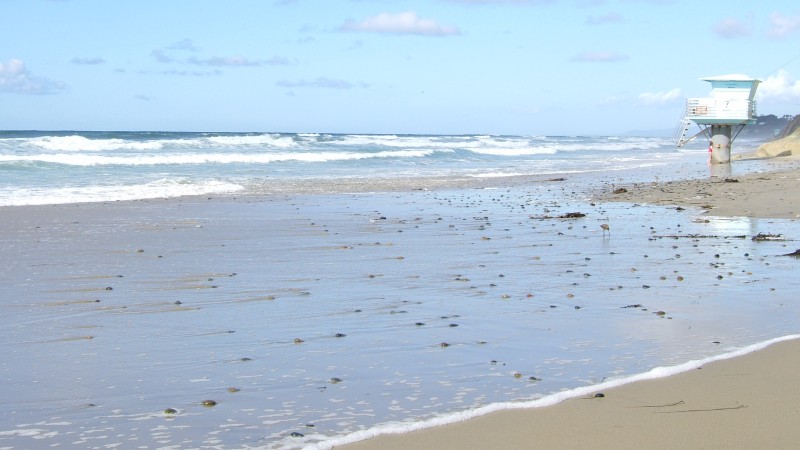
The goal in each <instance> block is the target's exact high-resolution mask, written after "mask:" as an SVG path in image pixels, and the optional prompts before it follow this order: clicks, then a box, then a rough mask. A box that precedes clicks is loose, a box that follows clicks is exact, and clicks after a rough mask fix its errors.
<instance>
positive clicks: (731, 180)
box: [725, 178, 739, 183]
mask: <svg viewBox="0 0 800 450" xmlns="http://www.w3.org/2000/svg"><path fill="white" fill-rule="evenodd" d="M725 182H726V183H738V182H739V180H737V179H736V178H725Z"/></svg>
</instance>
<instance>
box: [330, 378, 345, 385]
mask: <svg viewBox="0 0 800 450" xmlns="http://www.w3.org/2000/svg"><path fill="white" fill-rule="evenodd" d="M330 381H331V384H339V383H341V382H342V381H344V380H342V379H341V378H337V377H333V378H331V380H330Z"/></svg>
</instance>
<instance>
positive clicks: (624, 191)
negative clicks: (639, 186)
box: [614, 188, 628, 194]
mask: <svg viewBox="0 0 800 450" xmlns="http://www.w3.org/2000/svg"><path fill="white" fill-rule="evenodd" d="M626 192H628V190H627V189H625V188H616V189H614V193H615V194H625V193H626Z"/></svg>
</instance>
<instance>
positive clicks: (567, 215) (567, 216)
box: [528, 212, 586, 220]
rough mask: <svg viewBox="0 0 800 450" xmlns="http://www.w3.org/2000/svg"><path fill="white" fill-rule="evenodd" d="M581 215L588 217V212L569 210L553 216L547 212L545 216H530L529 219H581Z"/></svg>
mask: <svg viewBox="0 0 800 450" xmlns="http://www.w3.org/2000/svg"><path fill="white" fill-rule="evenodd" d="M581 217H586V214H584V213H582V212H568V213H565V214H561V215H558V216H551V215H548V214H545V215H543V216H528V218H529V219H539V220H544V219H580V218H581Z"/></svg>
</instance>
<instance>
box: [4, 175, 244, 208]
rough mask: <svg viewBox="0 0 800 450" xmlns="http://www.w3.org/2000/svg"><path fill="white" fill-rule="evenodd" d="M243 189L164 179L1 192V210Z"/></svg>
mask: <svg viewBox="0 0 800 450" xmlns="http://www.w3.org/2000/svg"><path fill="white" fill-rule="evenodd" d="M241 189H243V187H242V186H239V185H236V184H232V183H226V182H221V181H215V180H206V181H194V182H189V181H186V180H179V179H167V178H164V179H161V180H157V181H153V182H150V183H146V184H137V185H127V186H126V185H119V186H90V187H62V188H45V189H36V188H18V189H8V188H6V189H0V206H21V205H53V204H63V203H91V202H105V201H121V200H141V199H151V198H170V197H182V196H187V195H207V194H221V193H229V192H236V191H239V190H241Z"/></svg>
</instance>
